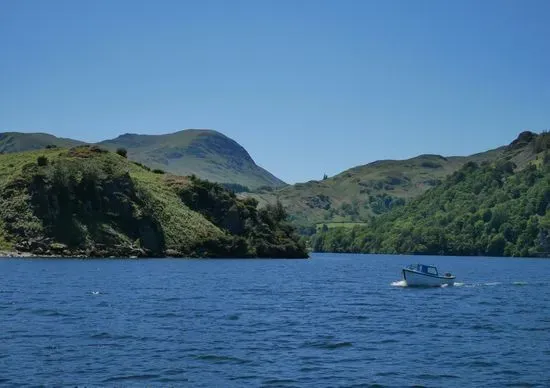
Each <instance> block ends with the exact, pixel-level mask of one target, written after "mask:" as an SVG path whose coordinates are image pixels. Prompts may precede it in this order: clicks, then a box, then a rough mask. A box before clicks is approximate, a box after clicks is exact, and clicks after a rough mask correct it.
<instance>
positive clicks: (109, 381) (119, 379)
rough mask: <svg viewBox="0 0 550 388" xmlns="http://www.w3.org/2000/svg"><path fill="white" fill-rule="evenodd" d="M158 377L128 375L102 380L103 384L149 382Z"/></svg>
mask: <svg viewBox="0 0 550 388" xmlns="http://www.w3.org/2000/svg"><path fill="white" fill-rule="evenodd" d="M159 377H160V376H159V375H129V376H115V377H110V378H108V379H106V380H103V382H104V383H115V382H117V381H127V380H151V379H157V378H159Z"/></svg>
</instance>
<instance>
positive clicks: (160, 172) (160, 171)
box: [153, 168, 166, 174]
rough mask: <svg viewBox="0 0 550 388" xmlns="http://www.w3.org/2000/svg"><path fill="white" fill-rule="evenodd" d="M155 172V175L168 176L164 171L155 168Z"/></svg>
mask: <svg viewBox="0 0 550 388" xmlns="http://www.w3.org/2000/svg"><path fill="white" fill-rule="evenodd" d="M153 172H154V173H155V174H166V172H165V171H164V170H161V169H160V168H155V169H154V170H153Z"/></svg>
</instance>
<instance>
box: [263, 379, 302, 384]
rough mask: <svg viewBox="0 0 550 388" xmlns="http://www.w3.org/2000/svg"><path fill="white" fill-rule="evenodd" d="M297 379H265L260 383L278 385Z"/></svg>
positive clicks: (292, 382) (294, 381)
mask: <svg viewBox="0 0 550 388" xmlns="http://www.w3.org/2000/svg"><path fill="white" fill-rule="evenodd" d="M296 383H297V381H296V380H292V379H272V380H266V381H263V382H262V384H263V385H279V384H283V385H284V384H296Z"/></svg>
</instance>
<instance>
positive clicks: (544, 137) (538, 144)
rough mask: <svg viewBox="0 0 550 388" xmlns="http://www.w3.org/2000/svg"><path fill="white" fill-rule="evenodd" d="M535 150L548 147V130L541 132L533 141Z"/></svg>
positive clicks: (539, 150)
mask: <svg viewBox="0 0 550 388" xmlns="http://www.w3.org/2000/svg"><path fill="white" fill-rule="evenodd" d="M533 147H534V149H535V152H537V153H538V152H542V151H546V150H548V149H550V132H548V131H544V132H542V133H541V134H540V135H539V136H537V138H536V139H535V141H534V143H533Z"/></svg>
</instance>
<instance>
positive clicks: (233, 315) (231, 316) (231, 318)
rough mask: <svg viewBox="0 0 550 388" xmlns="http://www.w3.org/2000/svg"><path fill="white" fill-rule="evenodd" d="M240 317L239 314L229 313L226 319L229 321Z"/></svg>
mask: <svg viewBox="0 0 550 388" xmlns="http://www.w3.org/2000/svg"><path fill="white" fill-rule="evenodd" d="M240 317H241V315H240V314H230V315H228V316H227V320H229V321H237V320H238V319H239V318H240Z"/></svg>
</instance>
